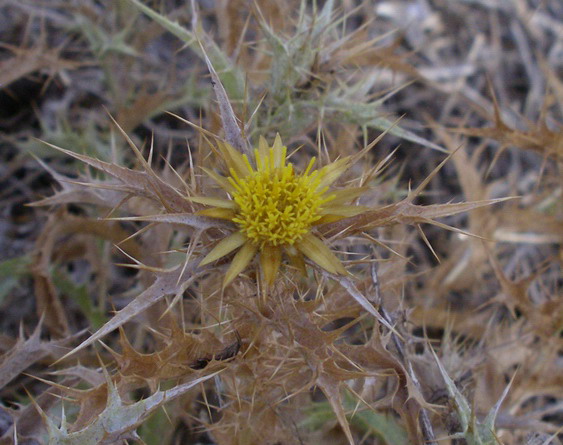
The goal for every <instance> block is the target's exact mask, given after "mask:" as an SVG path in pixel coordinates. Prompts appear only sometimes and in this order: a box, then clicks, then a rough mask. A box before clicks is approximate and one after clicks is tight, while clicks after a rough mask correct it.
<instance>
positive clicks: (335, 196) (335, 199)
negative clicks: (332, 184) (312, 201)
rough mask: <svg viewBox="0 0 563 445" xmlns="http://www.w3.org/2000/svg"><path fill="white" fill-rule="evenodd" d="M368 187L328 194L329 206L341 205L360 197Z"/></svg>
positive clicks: (346, 189) (351, 188)
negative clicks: (329, 197)
mask: <svg viewBox="0 0 563 445" xmlns="http://www.w3.org/2000/svg"><path fill="white" fill-rule="evenodd" d="M368 189H369V187H350V188H345V189H341V190H336V191H332V192H328V193H327V195H328V196H332V199H331V200H330V201H329V202H330V204H329V205H342V204H345V203H347V202H350V201H352V200H353V199H356V198H357V197H358V196H361V195H362V194H363V193H364V192H365V191H366V190H368Z"/></svg>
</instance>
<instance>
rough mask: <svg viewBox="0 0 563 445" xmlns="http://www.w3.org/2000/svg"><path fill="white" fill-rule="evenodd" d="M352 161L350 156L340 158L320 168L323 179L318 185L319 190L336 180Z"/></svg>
mask: <svg viewBox="0 0 563 445" xmlns="http://www.w3.org/2000/svg"><path fill="white" fill-rule="evenodd" d="M351 163H352V159H351V158H350V156H347V157H345V158H342V159H339V160H337V161H334V162H331V163H330V164H328V165H325V166H324V167H323V168H321V169H320V170H319V174H320V175H321V181H320V183H319V186H318V190H322V189H323V188H325V187H328V186H330V185H331V184H332V183H333V182H334V181H336V180H337V179H338V178H339V177H340V175H341V174H342V173H344V172H345V171H346V170H348V168H350V165H351Z"/></svg>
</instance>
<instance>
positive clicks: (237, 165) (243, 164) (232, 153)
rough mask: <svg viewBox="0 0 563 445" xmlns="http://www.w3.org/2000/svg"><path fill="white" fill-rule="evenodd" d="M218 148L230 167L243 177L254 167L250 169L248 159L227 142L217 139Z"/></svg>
mask: <svg viewBox="0 0 563 445" xmlns="http://www.w3.org/2000/svg"><path fill="white" fill-rule="evenodd" d="M217 148H219V151H220V152H221V157H222V158H223V160H224V161H225V162H226V163H227V166H228V167H229V169H231V168H232V169H233V170H234V171H235V172H236V173H237V174H238V175H239V176H240V177H241V178H244V177H245V176H247V175H248V174H249V173H250V172H251V171H252V168H250V169H249V165H248V160H245V156H243V155H242V154H240V153H239V152H238V151H237V150H235V149H234V148H233V147H231V145H230V144H227V143H226V142H222V141H217Z"/></svg>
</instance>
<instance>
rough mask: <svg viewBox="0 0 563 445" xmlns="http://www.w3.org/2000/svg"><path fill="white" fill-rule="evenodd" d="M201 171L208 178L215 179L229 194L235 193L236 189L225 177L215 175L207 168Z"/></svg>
mask: <svg viewBox="0 0 563 445" xmlns="http://www.w3.org/2000/svg"><path fill="white" fill-rule="evenodd" d="M201 169H202V170H203V171H204V172H205V173H206V174H207V176H209V177H210V178H211V179H213V180H214V181H215V182H216V183H217V184H218V185H219V186H220V187H221V188H222V189H223V190H225V191H226V192H227V193H233V192H234V191H235V188H234V187H233V186H232V185H231V183H230V182H229V180H228V179H227V178H225V177H224V176H221V175H219V174H217V173H215V172H214V171H213V170H209V169H207V168H205V167H201Z"/></svg>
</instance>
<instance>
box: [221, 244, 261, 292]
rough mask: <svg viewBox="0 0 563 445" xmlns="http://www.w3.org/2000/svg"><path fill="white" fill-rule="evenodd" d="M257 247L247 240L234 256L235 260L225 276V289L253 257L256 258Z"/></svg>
mask: <svg viewBox="0 0 563 445" xmlns="http://www.w3.org/2000/svg"><path fill="white" fill-rule="evenodd" d="M257 249H258V247H257V246H255V245H254V244H253V243H251V242H250V241H247V242H246V244H244V246H242V248H241V249H240V250H239V251H238V252H237V254H236V255H235V257H234V258H233V261H232V263H231V265H230V266H229V269H228V270H227V273H226V274H225V277H224V278H223V289H225V287H227V285H228V284H229V283H230V282H231V281H233V280H234V279H235V277H236V276H237V275H238V274H239V273H241V272H242V271H243V270H244V269H245V268H246V266H248V264H249V263H250V261H252V258H254V255H256V250H257Z"/></svg>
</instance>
